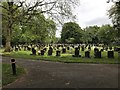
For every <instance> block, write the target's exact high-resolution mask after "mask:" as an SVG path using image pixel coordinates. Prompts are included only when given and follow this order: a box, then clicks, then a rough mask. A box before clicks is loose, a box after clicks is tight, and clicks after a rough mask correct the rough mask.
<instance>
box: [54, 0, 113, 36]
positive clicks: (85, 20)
mask: <svg viewBox="0 0 120 90" xmlns="http://www.w3.org/2000/svg"><path fill="white" fill-rule="evenodd" d="M106 2H107V0H80V6H78V7H76V9H75V10H74V14H75V15H76V21H77V23H78V24H79V26H80V27H81V28H85V27H87V26H93V25H98V26H101V25H103V24H112V23H111V20H110V19H109V17H108V15H107V14H108V12H107V10H109V8H110V7H111V6H112V5H113V3H112V2H110V3H106ZM60 34H61V30H57V32H56V37H60Z"/></svg>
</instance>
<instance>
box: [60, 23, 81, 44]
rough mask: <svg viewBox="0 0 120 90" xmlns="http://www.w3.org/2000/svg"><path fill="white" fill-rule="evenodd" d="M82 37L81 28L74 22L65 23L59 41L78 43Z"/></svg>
mask: <svg viewBox="0 0 120 90" xmlns="http://www.w3.org/2000/svg"><path fill="white" fill-rule="evenodd" d="M81 37H82V29H81V28H80V26H79V25H78V24H77V23H75V22H68V23H65V24H64V25H63V27H62V32H61V41H62V43H80V42H81Z"/></svg>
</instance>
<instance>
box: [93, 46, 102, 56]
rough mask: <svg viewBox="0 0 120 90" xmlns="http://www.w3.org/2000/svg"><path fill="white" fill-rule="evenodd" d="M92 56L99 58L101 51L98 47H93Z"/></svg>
mask: <svg viewBox="0 0 120 90" xmlns="http://www.w3.org/2000/svg"><path fill="white" fill-rule="evenodd" d="M94 56H95V58H101V51H99V49H98V48H94Z"/></svg>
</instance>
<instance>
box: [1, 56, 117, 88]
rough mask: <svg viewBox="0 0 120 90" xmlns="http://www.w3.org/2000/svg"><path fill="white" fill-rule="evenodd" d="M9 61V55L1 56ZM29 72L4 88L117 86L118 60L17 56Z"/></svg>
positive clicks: (3, 60)
mask: <svg viewBox="0 0 120 90" xmlns="http://www.w3.org/2000/svg"><path fill="white" fill-rule="evenodd" d="M2 62H3V63H10V58H9V57H2ZM16 64H17V65H19V66H21V67H24V68H25V70H26V74H24V75H23V76H22V77H21V78H19V79H18V80H16V81H15V82H13V83H11V84H8V85H7V86H4V87H3V88H118V64H83V63H60V62H50V61H40V60H27V59H16Z"/></svg>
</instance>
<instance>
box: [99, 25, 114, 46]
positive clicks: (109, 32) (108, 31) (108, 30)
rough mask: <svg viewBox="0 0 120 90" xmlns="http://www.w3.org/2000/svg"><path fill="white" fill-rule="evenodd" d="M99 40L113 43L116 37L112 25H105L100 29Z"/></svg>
mask: <svg viewBox="0 0 120 90" xmlns="http://www.w3.org/2000/svg"><path fill="white" fill-rule="evenodd" d="M98 37H99V41H100V42H101V43H104V44H109V45H110V44H112V43H111V42H113V41H114V39H115V30H114V28H113V27H112V26H110V25H103V26H101V27H100V29H99V31H98Z"/></svg>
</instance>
